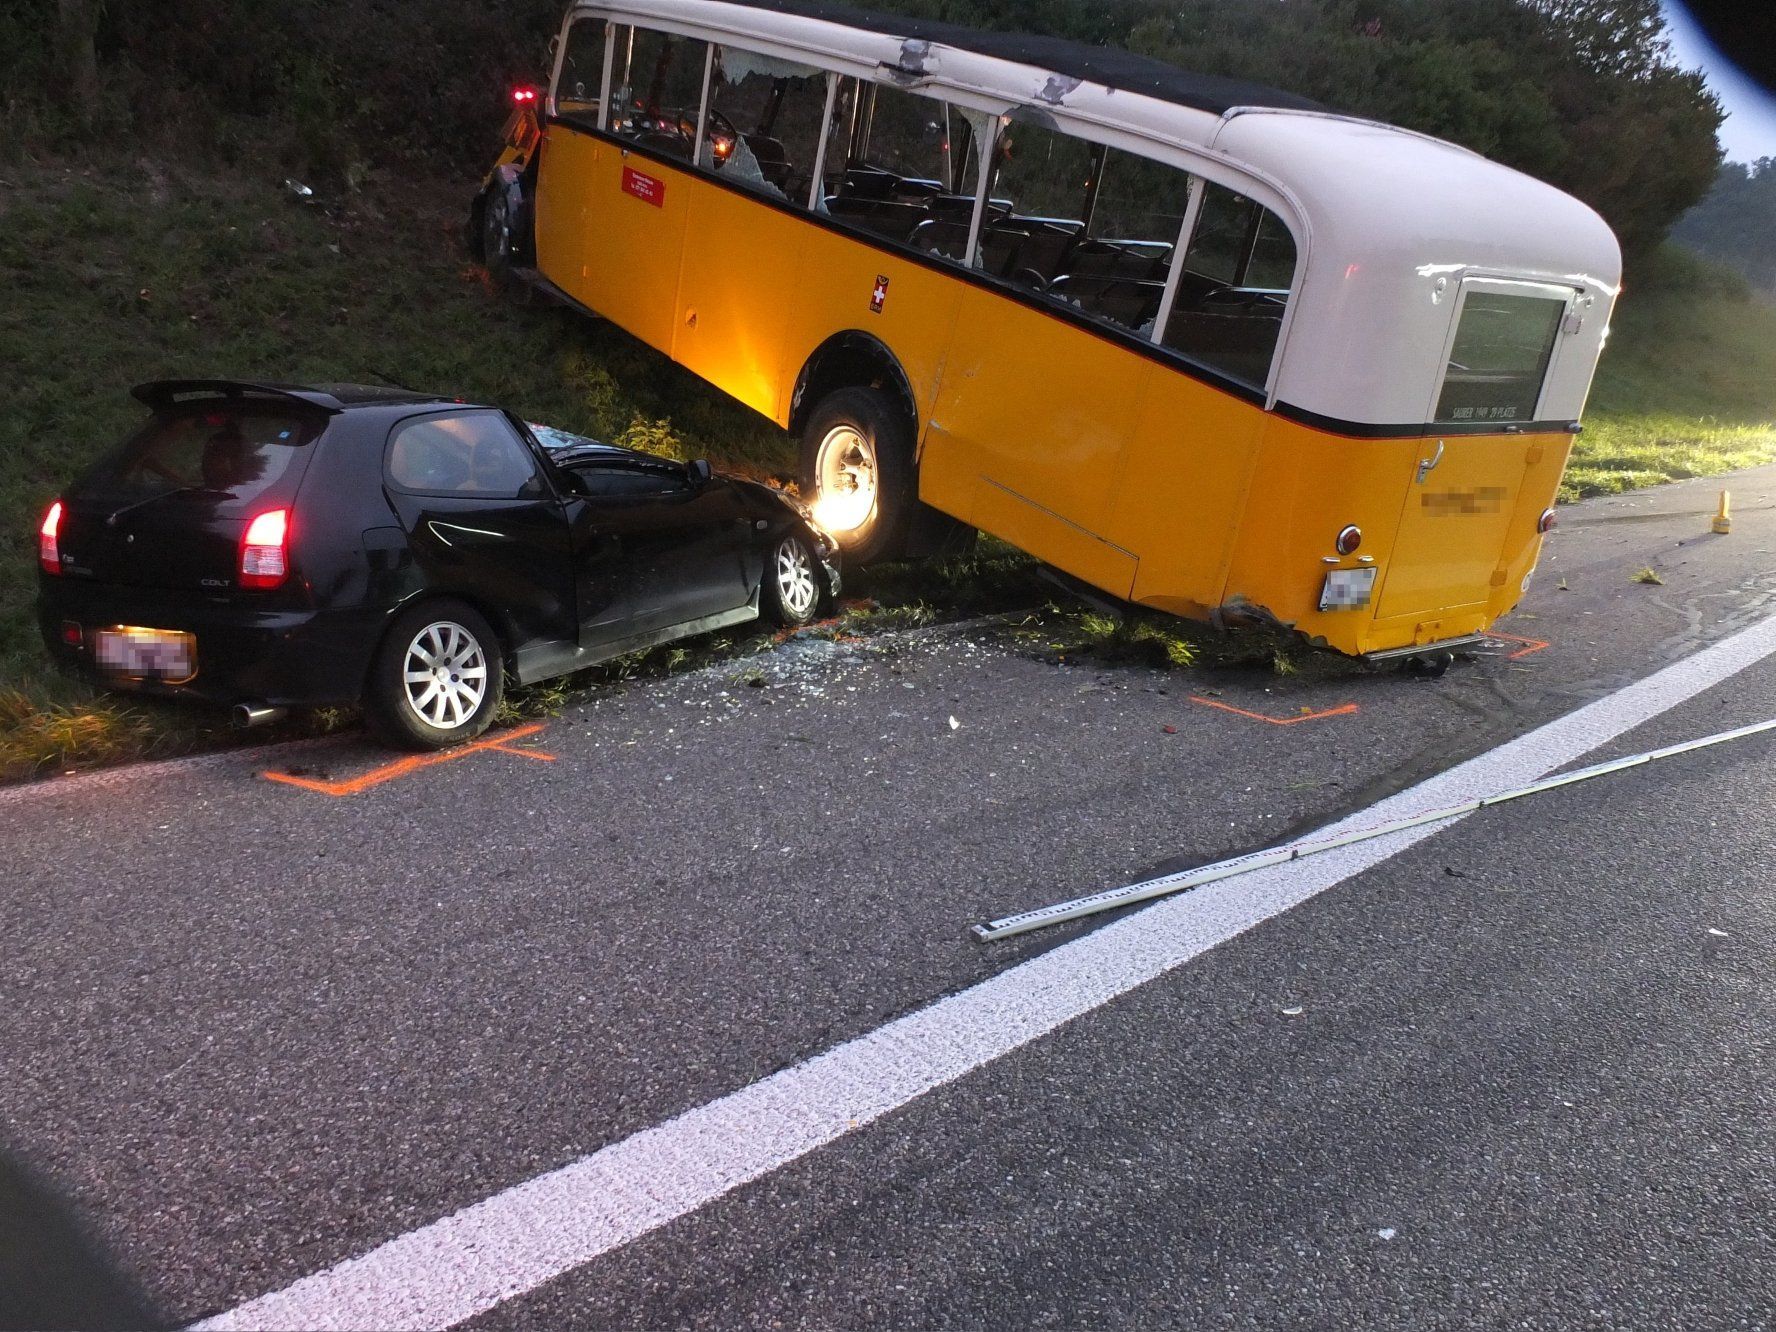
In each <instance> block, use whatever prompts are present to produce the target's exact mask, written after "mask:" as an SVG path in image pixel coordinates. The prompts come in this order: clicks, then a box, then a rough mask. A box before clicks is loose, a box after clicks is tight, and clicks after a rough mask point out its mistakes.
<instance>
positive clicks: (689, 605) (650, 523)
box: [569, 461, 751, 648]
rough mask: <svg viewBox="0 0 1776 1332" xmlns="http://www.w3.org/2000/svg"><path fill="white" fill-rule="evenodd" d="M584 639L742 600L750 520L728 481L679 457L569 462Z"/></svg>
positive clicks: (624, 633) (634, 631)
mask: <svg viewBox="0 0 1776 1332" xmlns="http://www.w3.org/2000/svg"><path fill="white" fill-rule="evenodd" d="M569 471H570V473H571V475H572V477H573V478H574V486H575V489H576V490H577V491H578V492H579V493H578V498H576V499H575V500H573V501H572V502H571V508H572V513H571V521H572V526H573V534H574V535H573V539H574V549H575V562H576V567H577V569H578V573H579V579H580V586H581V603H580V605H581V615H580V645H581V647H582V648H591V647H597V646H600V645H602V644H605V643H609V642H614V641H617V640H620V639H625V638H632V637H635V636H637V635H641V634H646V633H649V632H652V631H655V630H660V629H668V628H672V627H675V626H678V625H683V624H689V623H692V622H695V621H697V620H701V619H704V618H706V617H708V616H712V615H719V614H721V613H722V612H724V611H731V610H734V609H735V608H736V607H739V606H744V605H746V604H747V602H748V600H749V592H748V588H747V586H746V581H745V559H744V555H745V550H746V543H747V541H748V538H749V534H750V531H751V524H750V521H749V520H748V518H747V517H746V515H745V513H744V512H743V511H742V509H741V505H740V502H739V497H738V496H737V495H736V494H735V493H734V491H733V488H732V487H731V486H729V485H728V484H727V483H726V482H724V481H721V480H719V479H711V480H705V481H699V480H697V479H696V478H694V477H692V476H690V475H689V474H688V473H687V471H686V470H685V469H684V468H683V467H681V466H679V465H678V464H676V463H668V462H658V463H654V462H646V461H621V462H618V461H600V462H593V463H582V464H579V465H577V466H574V467H572V468H570V469H569Z"/></svg>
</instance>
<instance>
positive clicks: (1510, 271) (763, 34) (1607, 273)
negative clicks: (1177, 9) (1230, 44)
mask: <svg viewBox="0 0 1776 1332" xmlns="http://www.w3.org/2000/svg"><path fill="white" fill-rule="evenodd" d="M575 10H576V12H586V13H594V14H606V15H611V16H614V17H617V18H618V19H620V20H632V21H635V22H639V23H643V24H651V25H655V26H658V27H662V28H666V29H669V30H673V31H679V32H683V33H686V34H688V35H691V36H698V37H703V38H705V39H707V40H710V41H715V42H731V43H740V44H745V45H747V46H749V47H751V48H753V49H757V50H761V51H764V52H767V53H770V54H775V55H779V56H782V57H784V58H787V59H792V60H801V61H803V62H805V63H807V64H810V65H817V66H821V67H824V68H827V69H832V70H837V71H838V72H840V73H844V74H850V75H855V76H859V77H865V78H875V79H883V78H885V77H886V78H891V79H892V80H893V81H895V82H897V83H900V84H901V85H902V86H908V87H913V88H918V89H921V90H925V91H928V92H930V93H932V94H933V95H938V96H942V97H945V98H947V99H949V100H951V101H954V102H957V103H960V104H962V105H966V106H971V107H973V108H975V109H977V110H981V111H987V112H990V113H1005V112H1009V111H1013V110H1017V111H1018V112H1019V114H1020V115H1024V116H1031V115H1033V116H1036V117H1038V118H1042V119H1048V118H1052V120H1053V121H1054V122H1055V123H1056V125H1057V126H1058V127H1062V128H1065V129H1067V130H1069V131H1071V132H1075V133H1079V134H1081V135H1082V136H1084V137H1087V138H1091V139H1095V140H1098V141H1101V142H1105V143H1109V144H1111V145H1112V146H1115V147H1120V148H1125V149H1127V150H1129V151H1131V152H1137V153H1141V154H1143V155H1146V156H1149V157H1154V158H1158V159H1161V160H1165V161H1170V162H1173V163H1175V164H1177V165H1179V166H1181V167H1183V168H1185V169H1187V170H1190V171H1193V172H1195V173H1197V174H1199V175H1201V176H1204V177H1205V178H1207V179H1209V180H1213V181H1217V182H1218V183H1220V184H1223V185H1226V186H1229V187H1230V188H1233V189H1235V190H1237V191H1238V192H1240V193H1242V194H1245V195H1247V196H1248V197H1251V198H1254V199H1256V200H1257V201H1258V202H1260V203H1262V204H1264V205H1265V206H1266V207H1268V208H1270V209H1272V210H1273V211H1275V212H1276V213H1278V214H1279V215H1280V216H1281V217H1283V218H1284V219H1285V221H1286V222H1287V223H1288V225H1289V227H1290V229H1291V231H1293V232H1294V234H1295V239H1296V244H1297V247H1298V250H1299V251H1300V253H1301V256H1302V260H1303V263H1302V265H1301V267H1300V268H1299V269H1298V270H1297V274H1296V282H1295V295H1294V299H1293V300H1292V301H1291V305H1292V307H1293V308H1292V309H1291V311H1290V315H1289V323H1290V325H1291V326H1292V327H1301V326H1304V325H1306V326H1310V327H1318V328H1320V329H1322V330H1323V329H1326V328H1329V327H1334V326H1336V327H1340V328H1343V329H1345V330H1346V331H1347V333H1348V334H1349V336H1346V337H1343V338H1327V337H1314V338H1312V339H1310V340H1297V339H1290V338H1288V337H1287V335H1285V345H1284V347H1283V349H1282V350H1283V354H1282V355H1281V356H1280V357H1279V359H1278V367H1277V371H1276V374H1275V377H1274V378H1273V381H1272V384H1271V386H1270V393H1269V396H1270V399H1271V400H1272V401H1273V402H1274V401H1276V400H1277V399H1278V398H1281V399H1284V400H1287V401H1289V402H1291V403H1293V404H1295V405H1297V406H1300V407H1304V408H1307V409H1309V410H1311V411H1314V412H1318V413H1322V414H1324V415H1326V416H1329V417H1334V418H1340V419H1345V420H1353V421H1389V420H1400V421H1412V420H1423V419H1425V411H1426V404H1425V403H1423V402H1420V401H1417V400H1416V397H1415V395H1417V394H1418V393H1420V391H1421V390H1420V388H1419V387H1418V385H1420V384H1421V383H1422V381H1421V380H1419V379H1417V378H1416V377H1415V376H1399V377H1398V383H1397V384H1393V383H1390V382H1388V381H1387V380H1385V379H1384V378H1382V377H1381V376H1382V375H1383V374H1384V372H1383V371H1381V370H1380V369H1378V367H1383V366H1388V365H1393V366H1396V367H1397V366H1400V365H1401V364H1403V361H1402V358H1403V357H1404V358H1406V359H1412V358H1413V357H1415V356H1422V354H1423V352H1424V345H1425V340H1426V339H1430V340H1432V341H1437V342H1438V344H1439V345H1438V350H1439V352H1440V350H1441V343H1440V335H1439V334H1437V333H1436V332H1435V330H1437V329H1440V328H1441V327H1442V326H1443V322H1444V311H1442V310H1439V309H1437V305H1438V303H1439V302H1440V301H1441V299H1442V292H1443V291H1444V289H1445V288H1446V287H1447V286H1448V283H1446V282H1445V283H1443V284H1442V285H1441V286H1439V284H1438V279H1439V278H1440V277H1444V276H1450V277H1459V276H1461V275H1469V274H1473V275H1481V276H1501V277H1518V278H1532V279H1535V280H1539V281H1546V282H1552V283H1556V284H1559V285H1563V286H1567V287H1571V288H1573V289H1575V290H1578V291H1581V292H1583V293H1585V294H1586V295H1587V296H1589V297H1590V298H1592V299H1593V300H1598V299H1600V300H1601V302H1602V311H1603V312H1607V310H1608V308H1609V304H1610V301H1611V300H1612V299H1613V297H1614V295H1615V291H1616V288H1617V286H1618V284H1619V282H1620V277H1621V254H1620V250H1619V248H1618V246H1617V243H1616V239H1615V236H1614V235H1613V233H1612V232H1611V231H1610V229H1609V227H1608V225H1607V224H1606V223H1605V222H1604V221H1603V219H1602V218H1601V217H1599V216H1598V215H1597V214H1596V213H1595V212H1594V211H1593V210H1592V209H1590V208H1589V207H1587V206H1586V205H1585V204H1583V203H1581V202H1580V201H1579V200H1577V199H1575V198H1573V197H1572V196H1570V195H1568V194H1565V193H1563V192H1562V191H1560V190H1558V189H1556V188H1555V187H1553V186H1551V185H1548V184H1545V183H1543V182H1541V181H1538V180H1535V179H1534V178H1532V177H1530V176H1527V175H1524V174H1523V173H1522V172H1519V171H1516V170H1513V169H1512V168H1510V167H1507V166H1504V165H1502V164H1500V163H1497V162H1494V161H1491V160H1490V159H1488V158H1486V157H1483V156H1481V155H1479V154H1478V153H1474V152H1471V151H1469V150H1467V149H1465V148H1461V147H1458V146H1456V145H1454V144H1451V143H1446V142H1444V141H1442V140H1439V139H1435V138H1432V137H1430V136H1428V135H1424V134H1419V133H1416V132H1413V131H1411V130H1404V129H1401V128H1399V127H1397V126H1392V125H1386V124H1381V123H1378V122H1375V121H1368V120H1362V119H1358V118H1355V117H1350V116H1343V115H1338V114H1335V113H1332V112H1329V111H1325V110H1323V109H1319V108H1317V107H1316V105H1315V104H1314V103H1311V102H1309V101H1307V100H1306V99H1304V98H1300V97H1296V96H1294V95H1292V94H1289V93H1283V92H1278V91H1276V90H1274V89H1269V88H1264V87H1262V86H1259V85H1256V84H1246V83H1241V82H1239V81H1237V80H1230V79H1220V78H1213V77H1209V76H1201V75H1192V74H1189V73H1187V72H1185V71H1182V70H1177V69H1174V68H1173V67H1171V66H1168V65H1164V64H1162V63H1161V62H1158V61H1154V60H1150V59H1148V58H1146V57H1140V56H1131V55H1128V54H1127V53H1124V52H1118V51H1112V50H1108V49H1105V48H1097V47H1090V46H1085V45H1083V44H1080V43H1074V42H1064V41H1059V40H1057V39H1052V38H1040V37H1028V36H1021V35H1018V34H1005V33H982V32H975V31H972V30H968V29H961V28H956V27H953V26H952V25H947V24H933V23H927V22H925V21H922V20H917V19H910V18H905V17H903V16H898V15H883V14H870V13H865V12H862V11H857V10H849V9H845V8H843V7H841V6H837V5H828V4H824V3H821V0H627V2H625V0H581V3H579V4H578V5H576V6H575ZM1038 57H1040V59H1038ZM1087 75H1090V76H1091V77H1087ZM1603 322H1604V321H1603V320H1602V319H1601V318H1600V319H1598V320H1597V321H1596V327H1595V328H1594V329H1592V330H1591V334H1592V336H1594V337H1596V338H1597V339H1598V340H1599V343H1600V342H1601V337H1602V333H1603V329H1602V324H1603ZM1589 340H1590V339H1589V338H1587V341H1589ZM1291 344H1294V345H1291ZM1558 380H1559V377H1558V376H1557V377H1556V381H1555V382H1553V383H1552V384H1551V386H1550V392H1549V394H1548V395H1547V398H1546V402H1547V405H1548V406H1549V408H1550V409H1552V410H1553V411H1554V413H1555V414H1557V415H1560V416H1566V417H1572V418H1576V417H1577V416H1578V414H1579V412H1580V409H1581V408H1582V406H1583V401H1584V397H1585V394H1586V391H1587V389H1588V387H1589V373H1588V372H1587V373H1586V374H1585V375H1584V376H1583V377H1582V378H1575V379H1574V381H1573V382H1572V383H1571V384H1563V383H1561V382H1558Z"/></svg>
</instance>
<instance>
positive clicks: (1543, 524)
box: [1536, 509, 1557, 532]
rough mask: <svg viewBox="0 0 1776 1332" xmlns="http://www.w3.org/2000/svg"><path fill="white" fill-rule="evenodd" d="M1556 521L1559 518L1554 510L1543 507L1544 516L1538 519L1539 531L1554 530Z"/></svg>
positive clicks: (1537, 526) (1537, 529) (1537, 527)
mask: <svg viewBox="0 0 1776 1332" xmlns="http://www.w3.org/2000/svg"><path fill="white" fill-rule="evenodd" d="M1556 521H1557V519H1556V518H1555V516H1554V510H1552V509H1543V510H1542V516H1541V517H1540V518H1538V519H1536V531H1538V532H1552V531H1553V530H1554V524H1555V522H1556Z"/></svg>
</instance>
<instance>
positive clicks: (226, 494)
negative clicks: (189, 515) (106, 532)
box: [105, 486, 235, 527]
mask: <svg viewBox="0 0 1776 1332" xmlns="http://www.w3.org/2000/svg"><path fill="white" fill-rule="evenodd" d="M174 495H215V496H217V497H219V498H221V499H233V498H234V497H235V495H234V492H233V491H232V490H217V489H216V488H215V487H214V486H174V487H173V488H172V489H171V490H163V491H161V492H160V493H159V494H158V495H150V496H149V497H148V498H147V499H140V500H137V501H136V502H135V503H134V504H126V505H124V506H123V507H122V508H121V509H118V510H117V511H116V512H114V513H112V514H110V515H108V516H107V517H106V519H105V526H106V527H116V526H117V520H118V519H119V518H121V517H123V515H124V514H126V513H134V512H135V511H136V510H137V509H140V508H142V507H144V506H145V505H149V504H153V503H154V502H155V501H157V500H163V499H171V498H172V497H173V496H174Z"/></svg>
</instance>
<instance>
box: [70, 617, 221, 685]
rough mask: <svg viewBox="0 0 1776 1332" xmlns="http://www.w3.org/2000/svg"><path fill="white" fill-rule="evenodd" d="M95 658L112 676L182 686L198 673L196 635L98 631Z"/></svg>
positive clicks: (146, 631) (164, 631)
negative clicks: (161, 681)
mask: <svg viewBox="0 0 1776 1332" xmlns="http://www.w3.org/2000/svg"><path fill="white" fill-rule="evenodd" d="M95 655H96V656H97V657H98V659H99V665H100V666H102V667H103V668H104V669H105V670H107V671H109V672H110V673H111V674H113V675H127V676H130V677H133V678H135V679H138V680H165V681H166V682H167V683H169V684H183V683H184V682H185V681H186V680H189V679H190V678H191V677H192V676H194V675H196V674H197V636H196V635H195V634H188V633H184V632H182V631H180V630H177V629H136V628H120V629H101V630H99V634H98V643H97V644H96V651H95Z"/></svg>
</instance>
